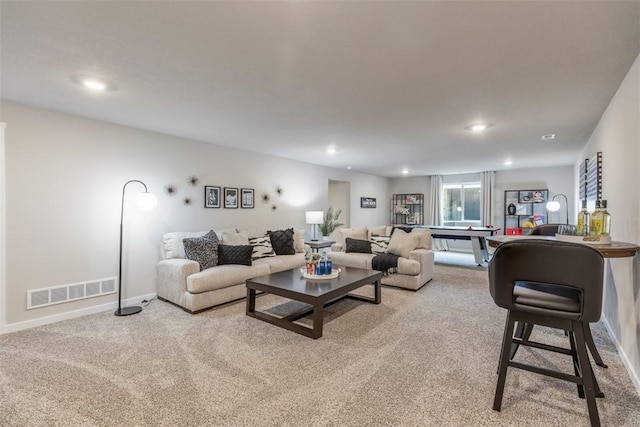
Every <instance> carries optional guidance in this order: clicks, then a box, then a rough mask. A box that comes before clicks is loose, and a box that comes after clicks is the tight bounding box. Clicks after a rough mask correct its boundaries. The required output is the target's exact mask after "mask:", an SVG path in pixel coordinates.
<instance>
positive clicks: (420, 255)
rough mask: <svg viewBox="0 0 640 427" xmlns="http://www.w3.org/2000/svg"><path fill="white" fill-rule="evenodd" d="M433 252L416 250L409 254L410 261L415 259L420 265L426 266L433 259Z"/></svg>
mask: <svg viewBox="0 0 640 427" xmlns="http://www.w3.org/2000/svg"><path fill="white" fill-rule="evenodd" d="M432 252H433V251H432V250H431V249H414V250H412V251H411V252H409V259H413V260H415V261H418V262H419V263H420V264H424V263H425V262H428V261H429V260H430V259H431V258H432V257H431V256H430V253H432Z"/></svg>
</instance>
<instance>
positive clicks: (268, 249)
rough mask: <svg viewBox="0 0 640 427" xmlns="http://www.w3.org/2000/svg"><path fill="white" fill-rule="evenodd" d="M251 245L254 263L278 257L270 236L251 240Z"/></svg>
mask: <svg viewBox="0 0 640 427" xmlns="http://www.w3.org/2000/svg"><path fill="white" fill-rule="evenodd" d="M249 244H250V245H251V246H252V247H253V254H252V255H251V259H252V260H254V261H255V260H257V259H260V258H267V257H271V256H276V253H275V252H274V251H273V246H271V239H270V238H269V236H262V237H253V238H250V239H249Z"/></svg>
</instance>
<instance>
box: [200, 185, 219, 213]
mask: <svg viewBox="0 0 640 427" xmlns="http://www.w3.org/2000/svg"><path fill="white" fill-rule="evenodd" d="M204 207H205V208H219V207H220V187H214V186H212V185H205V186H204Z"/></svg>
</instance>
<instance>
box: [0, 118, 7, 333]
mask: <svg viewBox="0 0 640 427" xmlns="http://www.w3.org/2000/svg"><path fill="white" fill-rule="evenodd" d="M5 128H6V124H5V123H2V122H0V334H1V333H2V331H3V330H4V324H5V322H6V319H5V317H6V315H5V313H6V304H5V283H6V272H7V268H6V256H5V251H6V236H5V229H6V227H5V223H6V220H5V218H6V203H5V198H6V177H5V160H4V159H5V149H4V130H5Z"/></svg>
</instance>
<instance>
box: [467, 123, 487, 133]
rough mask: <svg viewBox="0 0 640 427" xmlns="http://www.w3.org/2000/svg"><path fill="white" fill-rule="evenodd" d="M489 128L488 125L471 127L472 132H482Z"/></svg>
mask: <svg viewBox="0 0 640 427" xmlns="http://www.w3.org/2000/svg"><path fill="white" fill-rule="evenodd" d="M486 128H487V125H486V124H484V123H476V124H475V125H471V128H470V129H471V130H472V131H473V132H482V131H483V130H485V129H486Z"/></svg>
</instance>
